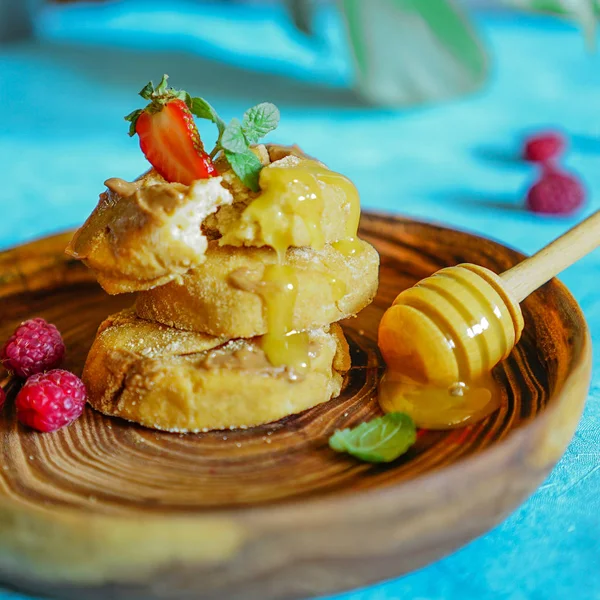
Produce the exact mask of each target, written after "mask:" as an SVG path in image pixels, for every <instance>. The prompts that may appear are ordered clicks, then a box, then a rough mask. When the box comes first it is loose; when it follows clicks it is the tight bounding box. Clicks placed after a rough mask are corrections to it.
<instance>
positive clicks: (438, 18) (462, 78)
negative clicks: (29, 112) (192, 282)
mask: <svg viewBox="0 0 600 600" xmlns="http://www.w3.org/2000/svg"><path fill="white" fill-rule="evenodd" d="M75 5H77V6H75ZM481 6H485V7H486V8H491V9H495V10H511V9H512V10H514V11H522V12H528V11H529V12H542V13H549V14H553V15H556V17H557V18H569V19H574V20H576V21H577V22H579V24H580V25H581V27H582V29H583V31H584V32H585V38H586V39H587V41H588V46H589V47H590V48H591V47H592V46H593V40H594V39H595V24H596V18H597V15H598V14H599V13H600V0H337V1H335V0H329V1H328V0H279V1H277V0H271V1H269V0H262V1H261V0H222V1H221V2H218V1H214V0H212V1H210V0H208V1H207V0H204V1H202V0H187V1H182V2H178V1H176V0H173V1H169V2H166V1H163V2H157V1H147V2H140V1H139V0H120V1H119V0H96V1H95V2H93V1H92V2H90V1H85V0H0V40H4V41H6V40H9V39H17V38H21V37H24V36H29V35H32V33H34V32H36V31H37V33H40V31H42V30H43V31H45V34H46V35H52V34H55V35H57V34H58V32H59V31H60V32H61V35H63V36H65V37H66V38H71V39H72V40H73V41H75V42H79V43H87V42H89V41H90V40H91V41H93V40H94V39H95V35H94V32H95V33H96V39H100V38H101V37H102V36H101V35H99V34H100V32H99V31H97V29H98V27H96V28H94V22H97V23H100V22H103V25H102V27H104V29H105V31H106V36H105V37H106V39H107V40H110V41H112V42H115V41H116V42H117V44H118V43H119V40H118V39H117V38H118V37H119V36H118V35H117V33H118V32H120V33H121V34H123V35H124V36H126V32H125V29H126V24H127V23H129V24H130V25H132V26H133V28H134V29H135V23H136V21H137V22H138V24H139V23H142V22H143V14H144V13H151V12H155V13H156V12H159V13H163V14H164V15H165V16H167V12H171V13H173V14H174V13H177V12H179V13H180V14H181V15H182V18H183V19H185V14H186V13H195V12H196V11H197V10H198V7H201V8H203V9H204V10H205V11H206V14H205V15H204V17H202V15H201V18H204V22H205V23H208V22H210V23H212V25H215V26H216V29H214V28H213V27H212V25H211V26H210V27H200V26H199V27H197V29H196V31H195V32H194V31H193V30H192V25H193V22H194V21H193V19H191V20H190V21H189V23H188V27H185V28H184V29H183V30H182V31H181V32H180V37H186V36H190V35H192V34H195V35H197V37H198V38H199V39H200V40H202V39H204V41H207V42H210V43H212V44H213V47H212V48H211V49H208V46H207V45H206V44H205V45H202V44H199V45H196V46H195V47H192V46H190V45H189V44H188V47H187V48H186V49H187V50H188V51H189V50H191V51H194V52H203V51H207V50H208V51H209V53H212V56H211V58H212V59H216V60H224V61H230V62H234V63H237V64H238V66H243V67H244V68H246V69H250V70H252V69H254V68H256V63H257V62H259V61H258V60H255V59H258V58H260V59H265V58H266V59H267V60H266V63H262V64H263V65H264V64H267V65H270V66H271V67H273V66H274V67H275V70H276V71H279V74H283V75H288V76H290V77H292V78H293V77H300V78H303V77H304V78H305V79H308V78H310V79H311V80H315V75H316V80H319V79H320V83H321V84H322V85H324V86H334V87H338V86H342V87H352V88H353V89H354V90H355V91H356V92H357V94H358V95H359V96H360V97H361V98H362V99H363V100H365V101H367V102H369V103H371V104H374V105H380V106H390V107H394V106H409V105H416V104H423V103H430V102H436V101H439V100H442V99H445V98H450V97H456V96H460V95H463V94H467V93H469V92H472V91H474V90H476V89H478V88H479V87H480V86H481V85H482V84H483V83H484V82H485V81H486V77H487V74H488V70H489V65H488V57H487V52H486V50H485V45H484V43H483V42H482V40H481V38H480V35H479V34H478V32H477V30H476V27H475V26H474V24H473V23H474V22H473V20H472V19H471V18H470V10H471V9H472V8H474V7H481ZM241 9H244V10H245V11H246V12H245V14H244V13H242V12H241ZM267 9H270V10H273V11H275V12H278V11H279V12H280V11H281V10H285V11H287V13H288V17H289V22H290V29H289V30H287V31H279V32H278V33H277V35H288V36H289V37H290V38H292V39H291V42H292V44H291V51H290V53H289V56H287V57H281V56H270V57H269V52H268V36H267V38H265V39H264V40H261V39H260V35H261V31H260V29H259V30H257V28H256V25H257V20H259V19H260V20H261V23H260V25H261V27H262V28H263V29H264V28H265V23H264V21H262V19H263V17H264V16H265V14H266V13H265V11H266V10H267ZM252 11H256V12H255V14H253V12H252ZM258 11H260V13H258ZM334 13H335V14H334ZM258 14H260V18H259V17H258V16H257V15H258ZM99 15H104V17H105V18H104V20H102V19H99V18H98V16H99ZM231 17H234V18H235V19H236V20H237V21H238V25H239V24H240V22H241V23H242V24H245V26H246V27H245V29H244V27H238V29H239V40H238V42H237V43H236V47H235V48H229V49H227V48H219V41H218V37H219V36H218V31H219V27H218V26H219V24H223V22H226V21H227V20H228V19H230V18H231ZM332 21H337V22H338V23H337V24H338V25H339V27H338V30H339V35H336V34H332V33H331V31H332V29H331V28H330V27H327V26H324V23H328V24H331V22H332ZM154 22H155V28H156V31H155V34H156V37H157V38H158V37H160V35H161V33H164V28H167V29H169V28H170V29H171V30H173V28H172V27H170V25H171V24H172V22H171V21H170V20H169V18H166V21H165V22H164V23H161V22H160V19H159V20H156V19H155V21H154ZM278 22H280V20H279V21H278ZM292 24H293V25H292ZM138 28H139V27H138ZM161 29H162V30H163V31H161ZM95 30H96V31H95ZM271 35H273V32H271ZM227 39H228V40H229V41H231V36H227ZM244 39H245V40H246V41H244ZM121 43H123V39H121ZM156 43H160V42H156ZM294 50H295V51H294ZM234 54H237V57H234V56H233V55H234ZM261 68H264V67H261ZM268 68H269V67H268ZM319 74H320V77H319ZM309 76H310V77H309Z"/></svg>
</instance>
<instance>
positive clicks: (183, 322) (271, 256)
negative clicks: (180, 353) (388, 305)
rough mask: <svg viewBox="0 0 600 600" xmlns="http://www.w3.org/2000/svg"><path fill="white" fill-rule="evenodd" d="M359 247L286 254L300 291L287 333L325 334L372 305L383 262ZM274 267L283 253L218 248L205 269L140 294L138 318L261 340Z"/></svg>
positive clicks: (295, 250) (364, 246) (362, 244)
mask: <svg viewBox="0 0 600 600" xmlns="http://www.w3.org/2000/svg"><path fill="white" fill-rule="evenodd" d="M358 248H359V251H358V252H356V253H355V254H354V255H351V256H347V255H345V254H343V253H342V252H340V251H338V250H336V248H335V247H334V246H332V245H327V246H325V248H323V249H322V250H313V249H311V248H290V249H289V250H288V252H287V253H286V255H285V260H284V261H283V265H284V266H287V267H290V271H291V275H292V278H293V279H292V283H293V285H294V286H295V288H296V290H297V295H296V298H295V303H294V309H293V315H292V319H291V322H290V323H288V326H289V330H295V331H304V330H307V329H315V328H319V327H324V326H325V325H327V324H329V323H333V322H335V321H339V320H340V319H344V318H346V317H349V316H352V315H355V314H356V313H357V312H359V311H360V310H361V309H363V308H364V307H365V306H367V305H368V304H369V303H370V302H371V301H372V300H373V297H374V296H375V293H376V291H377V285H378V278H379V255H378V253H377V251H376V250H375V249H374V248H373V247H372V246H371V245H370V244H368V243H367V242H365V241H362V240H361V241H360V242H359V246H358ZM276 264H277V254H276V252H275V251H274V250H272V249H271V248H234V247H231V246H219V245H218V243H217V242H215V241H212V242H210V243H209V247H208V250H207V252H206V261H205V262H204V263H203V264H202V265H200V266H199V267H197V268H195V269H193V270H192V271H190V272H189V273H187V274H186V275H184V276H182V277H181V279H180V280H179V281H173V282H171V283H169V284H167V285H164V286H161V287H157V288H154V289H152V290H149V291H146V292H141V293H140V294H138V296H137V301H136V304H135V309H136V313H137V315H138V316H140V317H142V318H144V319H148V320H150V321H157V322H159V323H163V324H165V325H169V326H171V327H177V328H178V329H187V330H192V331H202V332H206V333H210V334H211V335H225V336H228V337H234V338H235V337H254V336H257V335H263V334H265V333H267V331H268V328H267V318H266V311H265V307H264V303H263V297H264V290H263V288H262V286H264V285H274V284H273V282H271V283H266V282H264V283H261V282H262V280H263V277H264V274H265V269H266V268H268V266H270V265H276ZM281 283H282V284H285V283H287V282H286V281H283V282H281Z"/></svg>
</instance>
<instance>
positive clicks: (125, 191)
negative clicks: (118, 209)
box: [104, 177, 139, 196]
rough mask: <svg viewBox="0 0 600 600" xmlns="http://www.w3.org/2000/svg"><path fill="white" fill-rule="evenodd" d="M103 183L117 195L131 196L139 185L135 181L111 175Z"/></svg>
mask: <svg viewBox="0 0 600 600" xmlns="http://www.w3.org/2000/svg"><path fill="white" fill-rule="evenodd" d="M104 185H105V186H106V187H107V188H108V189H109V190H110V191H111V192H114V193H115V194H119V196H132V195H133V194H135V193H136V192H137V191H138V189H139V186H138V185H137V183H136V182H130V181H125V180H124V179H120V178H119V177H111V178H110V179H107V180H106V181H105V182H104Z"/></svg>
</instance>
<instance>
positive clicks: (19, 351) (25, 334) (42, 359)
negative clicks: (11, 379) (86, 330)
mask: <svg viewBox="0 0 600 600" xmlns="http://www.w3.org/2000/svg"><path fill="white" fill-rule="evenodd" d="M64 355H65V344H64V342H63V339H62V336H61V335H60V332H59V331H58V329H57V328H56V327H55V326H54V325H52V324H51V323H48V322H47V321H45V320H44V319H42V318H40V317H37V318H35V319H30V320H29V321H25V322H24V323H21V325H19V327H17V329H15V332H14V333H13V334H12V336H11V337H10V338H9V339H8V341H7V342H6V344H4V346H3V348H2V350H1V351H0V361H1V362H2V363H3V364H4V367H5V368H6V369H8V370H9V371H13V372H14V373H16V374H17V375H18V376H19V377H23V378H27V377H29V376H30V375H34V374H35V373H41V372H42V371H47V370H48V369H54V368H55V367H58V366H59V365H60V363H61V362H62V360H63V357H64Z"/></svg>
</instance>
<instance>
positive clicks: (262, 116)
mask: <svg viewBox="0 0 600 600" xmlns="http://www.w3.org/2000/svg"><path fill="white" fill-rule="evenodd" d="M279 116H280V115H279V109H278V108H277V107H276V106H275V105H274V104H271V103H270V102H262V103H261V104H257V105H256V106H253V107H252V108H249V109H248V110H247V111H246V112H245V113H244V119H243V121H242V131H243V132H244V135H245V136H246V139H247V140H248V143H249V144H256V142H258V140H260V139H261V138H263V137H264V136H265V135H267V133H269V132H270V131H273V129H275V128H276V127H277V125H279Z"/></svg>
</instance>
